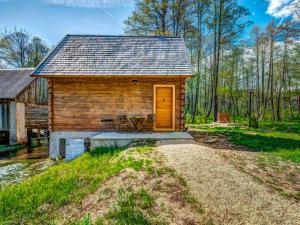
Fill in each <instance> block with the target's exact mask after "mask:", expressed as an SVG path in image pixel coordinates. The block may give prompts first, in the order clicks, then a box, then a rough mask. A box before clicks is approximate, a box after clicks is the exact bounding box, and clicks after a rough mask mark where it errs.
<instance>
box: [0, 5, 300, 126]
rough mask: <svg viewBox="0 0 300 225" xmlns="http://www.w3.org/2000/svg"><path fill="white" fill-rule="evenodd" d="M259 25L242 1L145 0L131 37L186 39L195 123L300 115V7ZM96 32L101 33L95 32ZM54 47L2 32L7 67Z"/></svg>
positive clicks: (29, 63) (130, 25)
mask: <svg viewBox="0 0 300 225" xmlns="http://www.w3.org/2000/svg"><path fill="white" fill-rule="evenodd" d="M291 10H292V15H291V16H290V17H287V18H284V19H282V20H281V21H280V22H278V21H275V20H274V21H271V22H270V23H269V24H268V25H267V26H266V27H259V26H256V25H255V24H253V23H252V22H251V21H249V15H250V12H249V10H248V9H247V8H245V7H243V6H241V5H239V4H238V0H138V1H136V5H135V10H134V11H133V12H132V14H131V16H130V17H129V18H128V19H127V20H126V21H125V22H124V23H125V33H126V34H130V35H171V36H181V37H182V38H183V39H184V40H185V43H186V46H187V49H188V52H189V55H190V60H191V63H192V65H193V73H194V76H193V78H192V79H189V80H188V81H187V85H186V115H187V119H188V120H190V122H207V121H210V120H213V121H216V120H217V114H218V112H227V113H230V115H231V117H232V118H233V120H234V121H238V120H239V119H244V118H248V119H249V122H250V123H251V125H253V126H257V121H259V120H263V119H264V120H277V121H280V120H293V119H299V118H300V5H294V8H291ZM95 33H97V32H96V31H95ZM48 51H49V48H48V46H47V44H46V43H45V42H44V41H43V40H42V39H41V38H39V37H36V36H33V37H32V35H30V33H29V32H27V31H26V30H23V29H16V28H15V29H13V30H2V31H0V67H7V66H9V67H35V66H37V65H38V64H39V62H40V61H41V60H42V58H43V57H44V56H45V55H46V54H47V52H48Z"/></svg>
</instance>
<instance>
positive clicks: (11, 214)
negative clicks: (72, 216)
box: [0, 148, 141, 224]
mask: <svg viewBox="0 0 300 225" xmlns="http://www.w3.org/2000/svg"><path fill="white" fill-rule="evenodd" d="M122 150H123V149H122V148H96V149H93V150H92V151H91V152H90V153H85V154H84V155H82V156H81V157H79V158H77V159H75V160H73V161H71V162H68V163H61V164H59V165H56V166H53V167H51V168H49V169H48V170H47V171H45V172H43V173H41V174H40V175H37V176H35V177H32V178H29V179H27V180H25V181H24V182H22V183H20V184H17V185H13V186H8V187H6V188H4V189H2V190H1V192H0V224H3V223H9V224H18V223H20V222H21V221H31V222H32V223H36V224H45V223H49V220H50V221H51V220H53V218H54V214H55V211H56V210H58V208H60V207H62V206H63V205H65V204H68V203H71V202H78V201H80V200H81V199H82V198H83V197H84V196H85V195H86V194H88V193H90V192H93V191H95V190H96V189H97V187H98V186H99V184H100V183H102V182H103V181H105V180H106V179H108V178H109V177H111V176H113V175H115V174H117V173H119V172H120V171H121V170H122V169H124V168H126V167H132V168H135V167H138V168H139V167H140V164H141V163H140V162H139V161H135V160H134V159H130V160H128V159H121V158H120V157H119V158H118V156H119V155H120V152H121V151H122Z"/></svg>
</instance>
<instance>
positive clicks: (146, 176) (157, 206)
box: [57, 150, 210, 225]
mask: <svg viewBox="0 0 300 225" xmlns="http://www.w3.org/2000/svg"><path fill="white" fill-rule="evenodd" d="M121 157H127V158H135V159H144V160H145V163H144V165H143V166H142V167H141V168H139V169H125V170H123V171H122V172H121V173H119V174H118V175H116V176H113V177H111V178H110V179H109V180H107V181H106V182H105V183H103V184H102V185H101V187H100V188H99V189H98V190H97V191H96V192H94V193H93V194H90V195H88V196H87V197H86V198H84V199H83V200H82V201H81V202H80V204H71V205H68V206H66V207H64V208H63V209H62V210H60V212H61V214H62V217H61V218H59V219H58V220H57V222H58V223H59V224H70V223H71V222H73V223H78V221H81V220H82V218H84V217H86V215H89V216H90V219H91V221H92V223H95V221H98V220H99V219H100V220H101V221H102V223H104V224H114V223H115V222H116V221H115V220H114V218H112V217H111V216H110V215H112V214H114V213H112V211H113V210H115V208H116V204H119V203H120V202H119V201H120V199H119V198H120V196H119V194H120V191H121V192H122V193H123V195H124V194H125V195H126V193H129V194H132V193H133V194H136V193H140V190H145V192H146V193H149V196H151V197H149V198H151V199H153V202H151V204H149V206H148V207H142V208H140V209H139V210H141V212H142V213H143V215H144V216H145V218H146V219H147V220H149V221H151V224H182V225H185V224H190V225H193V224H208V222H209V221H210V219H209V218H207V217H206V216H205V214H204V213H203V209H202V206H201V205H200V203H199V202H198V201H197V200H196V199H195V198H193V196H192V195H191V194H190V193H189V188H188V187H187V185H186V182H185V180H184V179H183V178H182V177H180V176H179V175H178V174H177V173H176V172H175V170H173V169H170V168H168V167H165V166H164V163H163V161H162V160H161V157H160V155H159V154H158V153H157V152H156V151H147V150H146V151H142V152H135V151H131V152H130V151H127V152H125V153H124V154H123V155H122V156H121ZM119 213H120V212H119ZM93 221H94V222H93Z"/></svg>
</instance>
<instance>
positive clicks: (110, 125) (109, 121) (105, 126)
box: [100, 117, 116, 131]
mask: <svg viewBox="0 0 300 225" xmlns="http://www.w3.org/2000/svg"><path fill="white" fill-rule="evenodd" d="M100 121H101V125H100V129H101V130H104V131H114V130H116V127H115V120H114V119H113V118H111V117H103V118H101V120H100Z"/></svg>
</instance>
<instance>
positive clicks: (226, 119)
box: [218, 112, 230, 123]
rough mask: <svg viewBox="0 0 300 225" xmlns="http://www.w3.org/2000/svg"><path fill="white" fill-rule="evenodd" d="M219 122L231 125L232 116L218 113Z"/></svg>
mask: <svg viewBox="0 0 300 225" xmlns="http://www.w3.org/2000/svg"><path fill="white" fill-rule="evenodd" d="M218 122H219V123H229V122H230V115H229V113H224V112H221V113H218Z"/></svg>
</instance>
